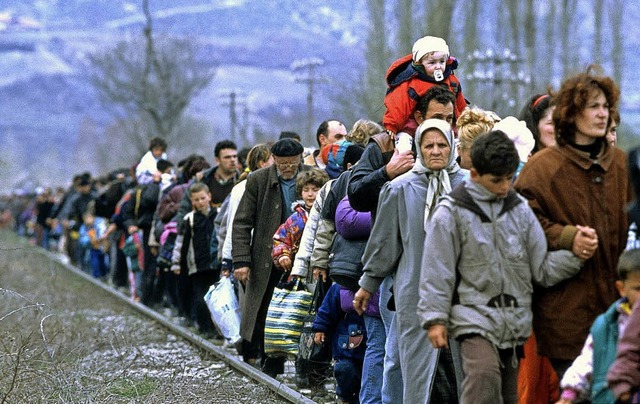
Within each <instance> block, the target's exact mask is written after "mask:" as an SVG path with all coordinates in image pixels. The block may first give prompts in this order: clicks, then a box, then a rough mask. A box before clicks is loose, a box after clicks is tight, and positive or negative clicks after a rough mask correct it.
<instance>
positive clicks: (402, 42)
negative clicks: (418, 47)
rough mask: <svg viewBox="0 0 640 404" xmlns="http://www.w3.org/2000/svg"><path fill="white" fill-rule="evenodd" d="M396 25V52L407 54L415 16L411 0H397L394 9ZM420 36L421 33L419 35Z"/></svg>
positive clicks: (409, 48)
mask: <svg viewBox="0 0 640 404" xmlns="http://www.w3.org/2000/svg"><path fill="white" fill-rule="evenodd" d="M396 21H397V23H396V27H397V29H398V35H397V48H396V51H397V53H398V54H403V55H404V54H408V53H409V52H410V51H411V47H412V46H413V42H415V40H416V39H417V38H414V36H415V35H414V34H413V33H414V26H415V23H414V21H415V18H414V15H413V0H398V7H397V9H396ZM420 36H422V35H420Z"/></svg>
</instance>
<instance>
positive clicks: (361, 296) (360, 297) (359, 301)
mask: <svg viewBox="0 0 640 404" xmlns="http://www.w3.org/2000/svg"><path fill="white" fill-rule="evenodd" d="M369 299H371V292H369V291H368V290H366V289H363V288H360V289H358V291H357V292H356V294H355V296H354V297H353V308H354V309H356V312H357V313H358V315H360V316H361V315H362V313H364V312H365V310H367V306H369Z"/></svg>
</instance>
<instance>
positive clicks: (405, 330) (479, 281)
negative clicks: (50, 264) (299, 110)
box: [0, 36, 640, 404]
mask: <svg viewBox="0 0 640 404" xmlns="http://www.w3.org/2000/svg"><path fill="white" fill-rule="evenodd" d="M457 67H458V61H457V60H456V59H455V58H453V57H452V56H451V55H450V53H449V48H448V46H447V44H446V42H445V41H444V40H442V39H441V38H437V37H431V36H427V37H423V38H420V39H419V40H418V41H416V42H415V44H414V46H413V49H412V53H411V54H409V55H407V56H405V57H402V58H400V59H398V60H397V61H395V62H394V63H393V64H392V65H391V67H390V68H389V70H388V73H387V77H386V80H387V84H388V86H389V89H388V92H387V95H386V96H385V98H384V103H385V106H386V113H385V114H384V118H383V120H382V122H381V123H377V122H374V121H371V120H367V119H361V120H358V121H357V122H355V123H354V124H353V125H352V126H351V129H350V130H347V126H346V125H345V124H344V123H342V122H340V121H338V120H336V119H329V120H326V121H323V122H322V123H321V124H320V125H319V127H318V129H317V133H316V140H317V148H315V150H314V151H312V152H309V153H306V152H305V150H306V149H305V148H304V147H303V145H302V144H301V143H300V137H299V136H298V135H297V134H296V133H294V132H282V133H281V134H280V135H279V136H278V137H274V139H273V140H272V141H269V142H267V143H261V144H257V145H254V146H253V147H250V148H245V149H240V150H239V149H238V147H237V146H236V144H235V143H234V142H233V141H230V140H221V141H219V142H218V143H216V145H215V147H214V149H213V156H212V157H213V160H212V163H213V164H211V162H210V161H209V160H208V159H207V156H203V155H199V154H193V155H190V156H187V157H185V158H183V159H181V160H179V161H177V160H175V161H172V160H171V159H170V158H169V157H168V156H169V155H170V149H169V146H168V145H167V143H166V142H165V141H164V140H163V139H161V138H154V139H152V140H151V142H150V144H149V151H148V153H146V154H145V155H144V156H143V157H142V158H141V160H140V161H139V162H137V163H136V164H135V165H134V166H133V167H131V168H128V169H118V170H115V171H113V172H111V173H110V174H109V175H108V176H105V177H103V178H94V177H93V176H91V174H89V173H81V174H78V175H76V176H75V177H74V178H73V183H72V185H71V187H70V188H69V189H67V190H64V189H57V190H55V191H52V190H50V189H46V188H41V189H39V190H38V192H36V195H35V196H33V195H17V194H14V195H11V196H10V197H5V198H4V199H5V200H4V201H3V204H4V207H5V209H4V210H3V213H2V215H1V216H0V225H2V226H5V227H7V226H13V227H14V228H15V230H16V231H17V232H18V233H20V234H23V235H26V236H29V237H31V239H32V240H34V243H37V244H38V245H40V246H42V247H43V248H47V249H52V250H58V251H63V252H65V253H66V254H67V255H68V257H69V259H70V261H71V262H72V263H74V264H77V265H79V266H81V267H82V268H83V269H84V270H86V271H87V272H89V273H91V274H93V276H95V277H96V278H100V279H103V280H105V282H109V283H111V284H112V285H113V286H114V287H116V288H120V289H122V291H123V292H125V293H128V294H130V296H131V298H132V299H135V300H137V301H140V302H141V303H143V304H145V305H148V306H151V307H156V308H162V307H164V308H167V309H168V310H170V312H171V315H172V316H174V317H175V318H176V319H177V321H179V322H180V323H181V324H184V325H187V326H193V327H195V328H196V330H197V331H198V332H199V333H201V334H202V335H203V336H204V337H205V338H211V339H220V338H221V337H220V335H219V332H218V329H217V328H216V326H215V325H214V323H213V321H212V319H211V315H210V313H209V311H208V308H207V305H206V304H205V302H204V299H203V297H204V295H205V294H206V293H207V291H208V290H209V288H210V286H211V285H213V284H215V283H216V282H217V281H218V280H220V279H221V277H230V278H231V279H233V281H234V283H235V287H236V293H237V296H238V299H239V302H240V307H241V317H240V318H241V322H240V336H241V340H240V341H239V342H238V343H236V344H235V348H236V349H237V350H238V353H239V354H241V355H242V357H243V359H244V361H245V362H247V363H249V364H252V365H254V366H255V367H257V368H259V369H261V370H262V371H263V372H265V373H266V374H268V375H270V376H272V377H274V378H276V377H278V375H280V374H282V373H283V372H284V363H285V360H286V359H287V358H286V357H285V356H282V355H269V354H267V353H266V352H265V346H264V339H265V326H266V321H267V312H268V310H269V306H270V303H271V300H272V296H273V294H274V290H275V289H276V288H277V287H278V286H279V285H281V284H282V283H283V281H293V280H296V281H299V282H301V283H303V284H304V285H306V287H307V288H308V289H309V290H311V291H313V290H314V289H316V288H320V287H322V288H321V289H318V290H322V291H323V292H324V293H323V295H322V296H320V301H319V302H318V310H317V314H316V319H315V321H314V323H313V331H314V332H315V336H314V341H315V344H317V345H323V344H329V345H330V346H331V350H330V351H331V352H330V354H329V355H328V356H327V357H325V358H324V360H321V361H310V360H307V359H306V358H301V357H299V358H296V360H295V367H296V375H295V382H296V384H297V385H298V386H299V387H300V388H315V389H318V388H320V389H321V388H323V384H324V382H325V380H326V378H327V377H334V378H335V382H336V394H337V401H338V402H347V403H401V402H405V403H419V402H424V403H427V402H431V403H457V402H461V403H497V402H504V403H552V402H558V403H563V404H566V403H573V402H588V401H592V402H594V403H596V402H597V403H600V402H602V403H614V402H616V400H619V401H620V402H638V401H637V400H638V387H639V385H640V365H639V364H640V308H638V306H640V303H637V302H638V301H639V300H640V299H638V297H640V242H638V241H637V239H636V235H635V233H636V229H637V226H638V224H640V205H639V202H638V201H640V197H639V195H640V157H639V156H640V152H639V151H638V149H635V150H632V151H631V152H629V153H628V154H626V153H625V152H624V151H622V150H621V149H619V148H618V147H616V141H617V139H616V128H617V127H618V125H619V123H620V115H619V112H618V106H619V100H620V91H619V89H618V86H617V85H616V83H615V82H614V81H613V80H612V79H611V78H609V77H607V76H604V75H602V74H600V73H598V72H597V71H596V70H594V69H593V68H589V69H588V70H587V71H586V72H584V73H581V74H577V75H575V76H572V77H568V78H566V79H565V80H564V81H563V82H562V84H561V86H560V87H559V88H558V89H557V90H554V91H551V90H550V91H549V92H547V93H542V94H535V95H533V96H532V97H531V98H530V99H528V100H525V102H524V105H523V108H522V112H521V114H520V116H518V117H512V116H509V117H500V116H498V115H497V114H496V113H495V112H493V111H489V110H484V109H482V108H481V107H480V106H476V105H472V104H470V103H469V101H467V100H466V99H465V97H464V95H463V92H462V86H461V83H460V81H459V80H458V78H457V77H456V76H455V72H454V71H455V69H456V68H457ZM174 163H175V164H174ZM634 306H635V309H634Z"/></svg>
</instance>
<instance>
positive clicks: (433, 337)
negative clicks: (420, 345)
mask: <svg viewBox="0 0 640 404" xmlns="http://www.w3.org/2000/svg"><path fill="white" fill-rule="evenodd" d="M427 335H428V336H429V341H431V345H433V347H434V348H449V341H448V339H449V338H448V335H447V327H446V326H445V325H444V324H434V325H432V326H431V327H429V329H428V330H427Z"/></svg>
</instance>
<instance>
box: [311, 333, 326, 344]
mask: <svg viewBox="0 0 640 404" xmlns="http://www.w3.org/2000/svg"><path fill="white" fill-rule="evenodd" d="M313 342H315V343H316V345H322V344H324V333H323V332H317V333H315V334H314V335H313Z"/></svg>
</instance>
